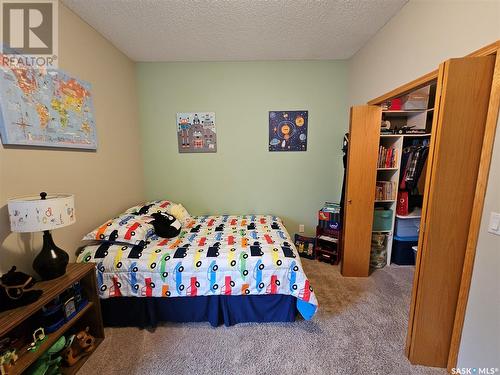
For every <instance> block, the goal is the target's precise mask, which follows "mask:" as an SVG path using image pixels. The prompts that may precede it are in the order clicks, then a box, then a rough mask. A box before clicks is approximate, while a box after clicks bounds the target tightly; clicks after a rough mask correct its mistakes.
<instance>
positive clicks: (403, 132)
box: [372, 83, 436, 265]
mask: <svg viewBox="0 0 500 375" xmlns="http://www.w3.org/2000/svg"><path fill="white" fill-rule="evenodd" d="M435 92H436V85H435V83H433V84H431V85H429V86H426V87H424V88H420V89H418V90H415V92H414V93H416V94H417V96H419V95H420V96H423V97H424V98H425V99H424V101H425V102H426V104H425V107H426V108H421V109H395V110H391V109H390V106H391V100H389V101H388V102H386V103H383V104H382V106H381V107H382V124H381V133H380V139H379V147H385V148H389V147H394V150H395V153H396V157H397V160H396V165H395V167H390V168H377V182H379V181H391V182H394V183H395V185H396V191H395V196H394V199H388V200H377V199H375V203H374V209H390V210H392V218H391V225H390V229H388V230H385V231H379V230H378V231H377V230H373V231H372V233H385V234H386V251H387V265H390V264H391V256H392V247H393V239H394V229H395V223H396V217H398V218H400V219H405V218H406V219H410V218H413V219H415V218H417V217H418V218H419V217H420V215H412V213H410V214H409V215H408V216H400V215H397V214H396V206H397V203H398V202H397V194H398V191H399V181H400V176H401V174H402V172H403V171H402V170H403V168H404V166H402V165H401V158H402V155H403V149H404V148H405V147H407V146H409V145H411V144H412V143H413V142H414V141H415V140H423V139H429V140H430V137H431V125H432V118H433V114H434V108H433V106H434V99H435ZM414 93H410V94H409V95H410V96H412V94H414ZM396 99H397V100H398V101H400V100H401V98H396ZM418 104H422V103H417V105H418ZM386 121H389V122H390V126H391V127H390V129H383V128H384V127H386V128H387V127H388V123H387V122H386ZM406 126H411V129H405V127H406ZM409 131H411V132H409Z"/></svg>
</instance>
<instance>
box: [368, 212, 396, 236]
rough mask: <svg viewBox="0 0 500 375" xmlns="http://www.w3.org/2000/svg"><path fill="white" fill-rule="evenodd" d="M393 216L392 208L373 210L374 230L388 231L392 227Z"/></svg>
mask: <svg viewBox="0 0 500 375" xmlns="http://www.w3.org/2000/svg"><path fill="white" fill-rule="evenodd" d="M392 216H393V211H392V210H391V209H384V210H375V211H374V212H373V228H372V230H373V231H374V232H381V231H388V230H391V229H392Z"/></svg>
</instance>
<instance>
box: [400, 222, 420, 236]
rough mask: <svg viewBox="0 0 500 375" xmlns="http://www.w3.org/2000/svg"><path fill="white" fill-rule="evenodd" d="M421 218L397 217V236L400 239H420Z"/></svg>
mask: <svg viewBox="0 0 500 375" xmlns="http://www.w3.org/2000/svg"><path fill="white" fill-rule="evenodd" d="M419 230H420V217H413V218H412V217H407V218H404V219H403V218H400V217H396V229H395V231H394V232H395V235H396V236H398V237H418V231H419Z"/></svg>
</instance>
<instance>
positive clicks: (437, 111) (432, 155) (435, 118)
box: [405, 63, 446, 357]
mask: <svg viewBox="0 0 500 375" xmlns="http://www.w3.org/2000/svg"><path fill="white" fill-rule="evenodd" d="M438 71H439V76H438V78H437V86H436V98H435V100H434V116H433V118H432V128H431V138H430V145H429V155H428V157H427V160H429V162H430V163H429V164H428V166H427V174H426V176H425V188H424V197H427V199H426V200H425V201H424V202H423V205H422V220H421V222H423V223H424V229H423V230H421V231H420V233H419V239H418V250H417V258H416V260H415V271H414V277H413V287H412V293H411V303H410V313H409V319H408V334H407V336H406V348H405V352H406V356H407V357H410V348H411V344H412V342H411V339H412V337H413V316H414V314H415V310H416V309H417V308H416V301H417V292H418V285H419V276H420V268H421V267H423V263H422V257H423V251H422V244H423V243H424V236H425V233H426V231H425V222H426V217H427V202H428V200H429V197H430V194H432V192H433V190H432V189H431V185H432V183H431V181H432V176H433V173H432V171H433V166H434V161H435V160H436V158H435V154H437V152H438V150H436V149H435V144H436V140H437V139H438V138H440V136H441V134H440V132H439V127H438V126H437V124H438V118H439V115H440V108H441V106H440V104H441V99H442V96H441V93H442V91H443V90H442V88H443V85H444V79H445V77H446V74H445V64H444V63H442V64H441V65H440V66H439V69H438Z"/></svg>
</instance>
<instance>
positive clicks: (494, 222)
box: [488, 212, 500, 236]
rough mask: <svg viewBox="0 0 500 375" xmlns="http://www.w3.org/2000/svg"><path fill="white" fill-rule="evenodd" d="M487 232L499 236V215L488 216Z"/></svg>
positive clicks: (495, 213)
mask: <svg viewBox="0 0 500 375" xmlns="http://www.w3.org/2000/svg"><path fill="white" fill-rule="evenodd" d="M488 232H490V233H493V234H496V235H497V236H500V213H498V212H492V213H491V216H490V224H489V225H488Z"/></svg>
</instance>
